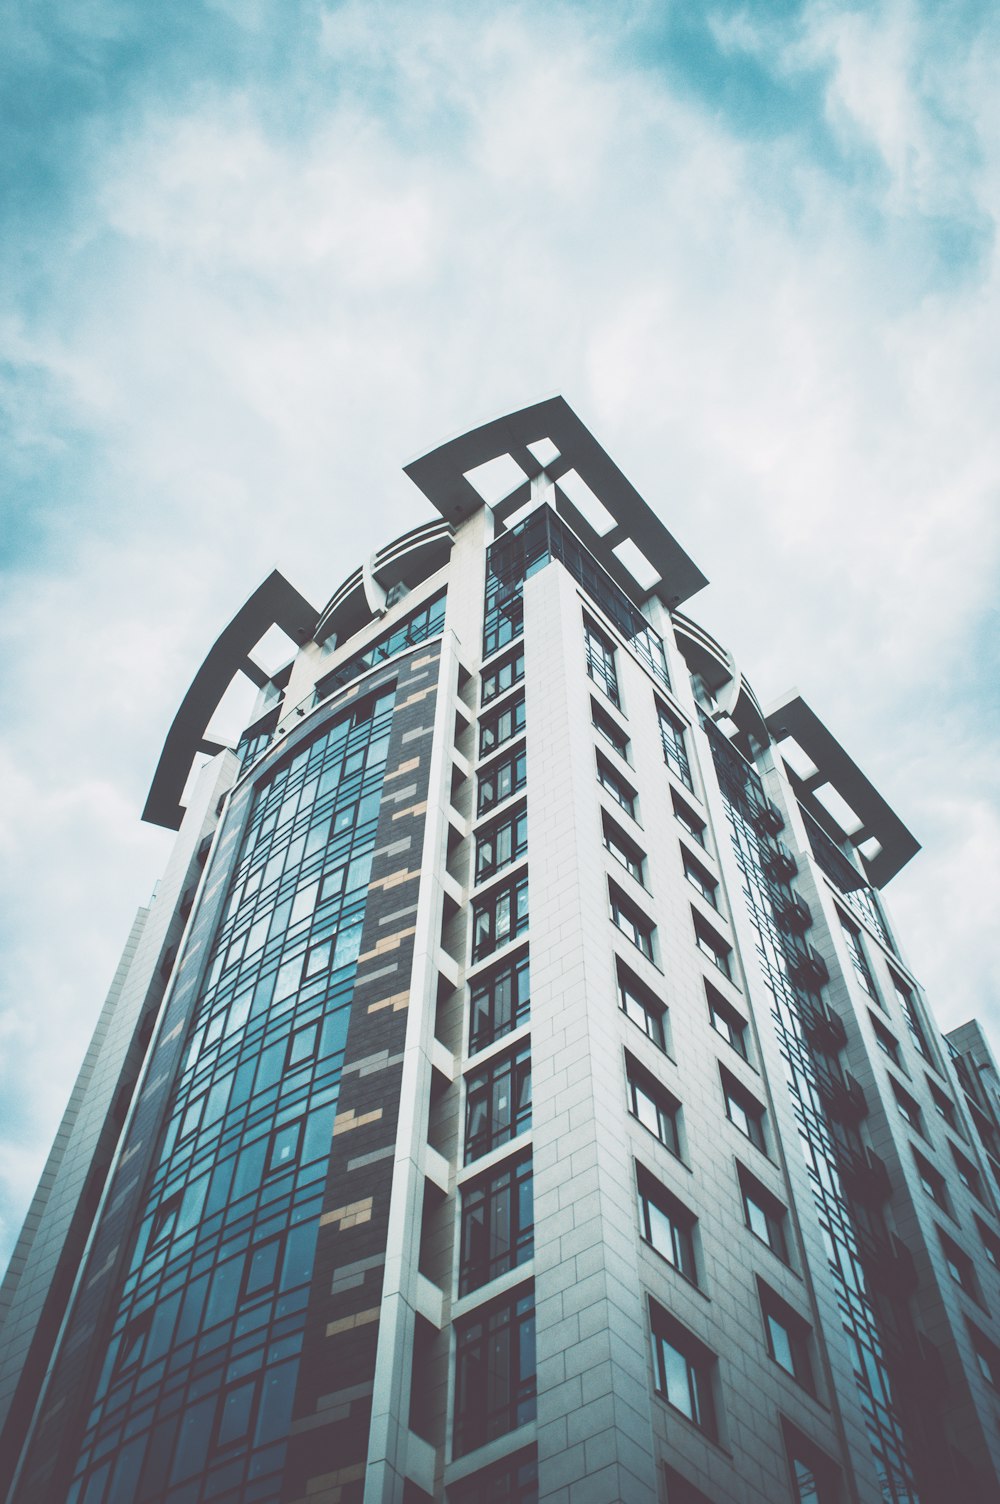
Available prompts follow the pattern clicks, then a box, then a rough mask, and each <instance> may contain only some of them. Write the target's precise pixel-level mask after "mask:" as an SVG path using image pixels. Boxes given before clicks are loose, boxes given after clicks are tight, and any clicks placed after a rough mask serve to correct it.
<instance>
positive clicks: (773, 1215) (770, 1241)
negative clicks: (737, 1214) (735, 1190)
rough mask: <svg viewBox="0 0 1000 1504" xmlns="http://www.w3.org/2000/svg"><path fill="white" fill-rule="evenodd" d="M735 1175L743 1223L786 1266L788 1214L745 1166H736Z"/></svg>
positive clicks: (787, 1258)
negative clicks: (738, 1188) (737, 1179)
mask: <svg viewBox="0 0 1000 1504" xmlns="http://www.w3.org/2000/svg"><path fill="white" fill-rule="evenodd" d="M736 1173H737V1175H738V1176H739V1181H740V1194H741V1196H742V1198H743V1220H744V1221H745V1222H746V1225H747V1227H748V1228H749V1229H750V1231H751V1232H752V1233H753V1235H754V1237H755V1238H759V1239H760V1241H761V1242H762V1243H766V1244H767V1246H768V1248H770V1250H771V1252H772V1253H775V1254H777V1256H778V1258H779V1259H781V1261H782V1263H783V1264H787V1263H788V1262H789V1257H788V1233H787V1226H788V1213H787V1212H786V1210H785V1208H784V1207H783V1206H782V1204H781V1202H780V1201H779V1200H778V1198H777V1197H776V1196H772V1194H771V1192H770V1191H769V1190H767V1189H766V1187H765V1186H762V1185H761V1183H760V1181H759V1180H758V1179H757V1178H756V1176H754V1175H751V1174H750V1171H749V1170H747V1169H745V1168H744V1166H743V1165H741V1164H737V1166H736Z"/></svg>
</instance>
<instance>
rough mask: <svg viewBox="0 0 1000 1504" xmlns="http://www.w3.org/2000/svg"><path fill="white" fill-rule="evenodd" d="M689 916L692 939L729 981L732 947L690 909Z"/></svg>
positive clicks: (731, 965) (731, 975)
mask: <svg viewBox="0 0 1000 1504" xmlns="http://www.w3.org/2000/svg"><path fill="white" fill-rule="evenodd" d="M691 918H692V920H693V921H694V940H695V944H696V945H697V947H698V949H699V950H700V951H701V953H702V955H703V956H707V957H708V959H709V960H710V961H711V963H712V965H713V966H715V967H716V968H717V969H718V970H719V971H721V972H722V975H723V976H724V977H728V978H729V979H730V981H732V979H733V962H732V948H731V947H730V946H728V945H727V944H726V942H725V940H723V938H722V936H721V935H717V934H716V933H715V930H713V929H712V926H711V925H710V924H707V923H706V921H705V920H704V919H703V918H702V917H701V915H700V914H698V913H697V912H696V911H695V910H694V909H692V910H691Z"/></svg>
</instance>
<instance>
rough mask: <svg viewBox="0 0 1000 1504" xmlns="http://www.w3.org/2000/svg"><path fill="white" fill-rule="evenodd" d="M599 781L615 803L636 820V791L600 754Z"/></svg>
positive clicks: (598, 758) (598, 759) (598, 755)
mask: <svg viewBox="0 0 1000 1504" xmlns="http://www.w3.org/2000/svg"><path fill="white" fill-rule="evenodd" d="M597 781H598V783H599V784H600V785H601V788H602V789H606V790H607V792H608V793H609V794H610V795H611V797H612V799H613V800H614V801H615V803H616V804H620V805H621V807H622V809H623V810H624V811H625V813H626V814H627V815H631V816H632V818H633V820H634V819H635V801H636V792H635V789H634V788H633V787H632V785H631V784H630V783H628V782H627V781H626V780H625V779H624V778H622V777H621V776H620V774H618V773H616V772H615V770H614V768H613V767H612V766H611V764H610V763H609V762H608V760H607V758H606V757H603V756H602V755H601V753H600V752H598V754H597Z"/></svg>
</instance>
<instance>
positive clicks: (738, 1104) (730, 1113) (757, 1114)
mask: <svg viewBox="0 0 1000 1504" xmlns="http://www.w3.org/2000/svg"><path fill="white" fill-rule="evenodd" d="M719 1075H720V1077H721V1079H722V1095H723V1098H724V1100H725V1103H726V1117H727V1118H728V1119H729V1121H730V1122H731V1123H732V1125H733V1127H734V1128H738V1129H739V1130H740V1132H741V1133H742V1134H743V1136H744V1138H748V1139H749V1140H750V1142H751V1143H752V1144H753V1145H754V1147H755V1148H757V1149H760V1151H761V1153H766V1152H767V1145H766V1140H765V1137H764V1109H763V1107H762V1106H761V1104H760V1103H759V1102H758V1101H757V1099H756V1097H754V1096H751V1094H750V1092H748V1091H747V1089H746V1088H745V1087H744V1086H741V1085H740V1083H739V1082H738V1081H737V1080H736V1079H735V1077H733V1076H731V1075H730V1074H729V1072H728V1071H727V1070H725V1069H724V1068H723V1067H722V1066H720V1067H719Z"/></svg>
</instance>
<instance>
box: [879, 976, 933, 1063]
mask: <svg viewBox="0 0 1000 1504" xmlns="http://www.w3.org/2000/svg"><path fill="white" fill-rule="evenodd" d="M889 976H890V978H891V979H892V986H893V991H894V992H895V994H896V1001H897V1002H898V1003H899V1006H900V1009H901V1011H902V1014H903V1018H904V1019H905V1021H906V1027H907V1028H908V1029H909V1031H910V1038H911V1039H912V1040H913V1044H914V1047H915V1049H916V1051H917V1054H918V1055H922V1056H923V1057H924V1059H925V1060H926V1061H927V1062H928V1063H929V1064H933V1061H932V1060H931V1052H930V1048H929V1046H928V1044H927V1036H926V1034H925V1033H924V1030H923V1026H922V1025H921V1022H920V1018H919V1016H918V1014H917V1005H916V1003H915V1002H914V1000H913V993H912V992H911V990H910V988H909V987H908V986H907V985H906V983H905V982H904V981H902V980H901V978H899V977H898V976H897V975H896V973H895V972H894V971H893V970H892V969H891V968H890V970H889Z"/></svg>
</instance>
